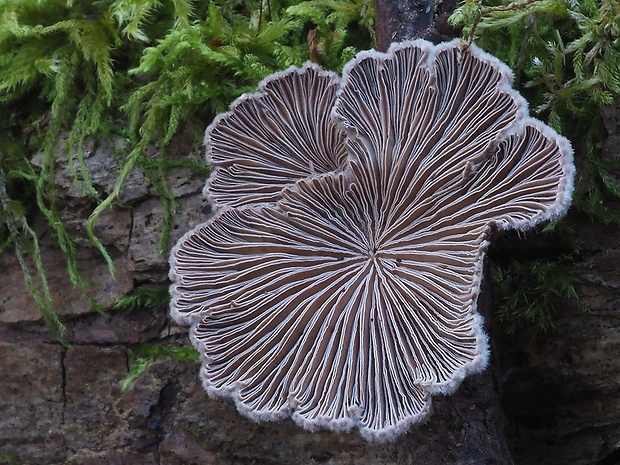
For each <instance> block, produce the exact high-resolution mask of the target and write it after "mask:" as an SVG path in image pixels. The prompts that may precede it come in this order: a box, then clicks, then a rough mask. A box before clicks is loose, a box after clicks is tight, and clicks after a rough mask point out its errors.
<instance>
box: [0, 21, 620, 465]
mask: <svg viewBox="0 0 620 465" xmlns="http://www.w3.org/2000/svg"><path fill="white" fill-rule="evenodd" d="M441 14H442V13H439V15H438V14H437V12H435V15H436V20H437V19H438V18H440V17H441ZM401 38H402V37H401ZM619 115H620V109H619V108H618V107H615V108H610V109H608V111H607V113H606V119H605V122H606V125H607V131H608V134H609V136H608V138H607V144H606V145H605V148H604V150H605V153H606V156H608V157H617V156H618V155H617V154H618V148H617V147H618V139H619V138H620V124H619V123H618V121H619V119H620V117H619ZM59 143H62V141H61V142H59ZM115 146H116V148H115ZM119 146H120V147H121V148H122V142H121V140H120V139H119V140H115V141H112V143H96V144H95V143H93V145H92V147H91V150H90V151H89V152H88V153H89V156H88V158H87V166H88V167H89V169H90V170H91V178H92V179H93V180H95V183H96V187H97V189H98V190H100V191H101V192H109V190H110V189H111V187H112V182H113V178H114V173H115V170H117V169H118V167H117V165H116V164H115V163H114V157H113V156H112V155H113V151H114V150H118V147H119ZM61 147H62V146H59V150H60V149H61ZM170 151H171V152H173V153H174V154H175V155H181V154H183V156H188V157H194V158H200V159H201V158H202V149H201V147H200V146H199V145H198V144H195V143H193V142H191V141H189V142H188V141H187V140H184V139H183V138H179V139H178V140H176V141H175V143H174V144H173V146H172V147H171V148H170ZM57 169H58V173H57V182H58V184H59V186H61V188H62V189H61V191H60V192H59V196H60V198H59V204H61V205H62V206H63V215H65V218H66V220H67V222H68V224H69V225H70V226H71V228H72V232H73V233H74V234H75V236H76V237H78V238H81V239H80V240H79V243H80V245H81V247H80V252H79V253H80V266H81V267H82V271H83V273H84V275H85V276H87V277H89V279H90V280H91V282H92V288H91V289H90V291H91V295H92V296H93V298H94V299H95V301H97V302H98V303H99V304H101V305H102V306H104V307H106V308H108V312H107V313H105V314H98V313H96V312H94V311H93V310H92V307H91V306H90V304H89V303H88V302H86V301H85V300H83V299H82V297H81V296H80V294H79V292H76V291H74V290H73V289H72V287H71V286H70V284H69V283H68V279H67V278H65V275H66V265H65V263H64V261H63V259H62V256H61V254H60V253H59V252H58V251H57V250H56V249H55V248H54V246H53V243H54V242H53V240H52V239H51V238H49V237H47V236H49V235H50V233H49V231H46V230H45V227H44V226H43V222H40V225H39V231H40V233H41V235H42V237H43V238H44V242H45V244H46V247H45V250H44V260H45V263H46V265H47V270H48V273H49V275H50V277H52V278H53V279H52V282H51V286H52V289H53V294H54V299H55V306H56V309H57V310H58V311H59V313H60V314H61V315H63V317H64V318H65V319H66V323H67V325H68V329H69V331H68V334H67V339H68V340H69V341H70V342H72V344H73V345H72V346H70V347H68V348H65V347H62V346H61V345H60V344H58V343H57V341H54V340H52V339H50V337H49V335H48V333H47V330H46V329H45V326H44V325H43V324H42V322H41V318H40V315H39V313H38V311H37V310H36V306H35V303H34V301H33V300H32V299H31V298H30V297H29V296H28V294H27V292H26V288H25V285H24V283H23V279H22V275H21V271H20V270H19V267H18V265H17V263H16V262H15V260H14V258H13V257H11V256H10V255H7V254H5V255H2V256H0V271H1V272H2V278H1V279H0V463H5V462H7V463H12V462H9V459H8V457H12V458H14V459H15V460H19V461H20V462H21V463H23V464H33V465H34V464H49V465H57V464H75V465H81V464H84V465H86V464H88V465H100V464H101V465H103V464H124V465H133V464H135V465H164V464H218V465H219V464H222V465H233V464H234V465H240V464H269V465H276V464H291V465H292V464H300V465H303V464H326V465H327V464H329V465H340V464H348V465H362V464H373V465H375V464H386V465H392V464H394V465H396V464H411V465H418V464H424V465H440V464H442V465H443V464H449V465H452V464H472V465H478V464H502V465H503V464H509V463H511V462H510V461H509V460H510V459H509V458H508V452H507V449H506V445H505V442H504V441H503V437H502V434H501V431H502V430H503V429H504V425H505V424H507V428H506V433H507V434H506V436H507V440H508V445H509V446H510V449H511V452H512V456H513V458H514V463H516V464H517V465H613V464H616V463H619V462H620V394H619V393H620V317H619V315H620V266H619V264H620V245H619V244H620V228H618V227H602V226H600V225H599V224H594V223H592V222H591V220H590V219H588V218H584V219H583V221H582V222H581V223H580V225H579V227H578V233H579V234H580V237H582V238H583V240H584V244H583V249H582V254H583V256H584V257H585V258H586V259H587V261H586V262H584V265H583V266H582V267H581V268H580V269H579V270H578V271H579V276H580V277H581V280H582V283H581V285H580V288H579V295H580V297H581V299H582V301H583V303H584V304H585V305H587V306H588V307H589V309H590V310H589V311H588V312H583V311H580V310H570V309H567V310H566V311H565V312H563V313H562V314H560V315H558V316H557V319H556V320H555V328H554V330H552V331H551V332H550V333H548V334H547V335H545V336H544V337H542V338H541V339H539V340H536V341H532V340H530V339H526V338H516V339H514V340H510V341H507V342H508V343H505V344H502V346H501V347H500V348H497V347H495V345H493V347H492V349H493V354H494V362H493V369H490V370H487V371H486V372H484V373H482V374H480V375H477V376H472V377H470V378H468V379H467V380H466V381H465V382H464V383H463V385H462V386H461V387H460V389H459V390H458V391H457V393H456V394H455V395H454V396H451V397H436V398H435V399H434V403H433V405H434V413H433V415H432V416H431V417H430V418H429V420H428V421H427V422H426V423H425V424H422V425H419V426H417V427H414V428H412V429H411V430H410V431H409V433H407V434H406V435H404V436H403V437H402V438H400V439H399V440H398V441H397V442H395V443H392V444H388V445H377V444H369V443H367V442H365V441H364V440H362V439H361V438H360V437H359V435H358V434H357V433H355V432H353V433H352V434H332V433H328V432H319V433H309V432H306V431H304V430H301V429H300V428H299V427H297V426H296V425H295V424H294V423H292V422H291V421H287V422H281V423H273V424H272V423H268V424H256V423H253V422H252V421H250V420H247V419H246V418H244V417H242V416H240V415H239V414H238V413H237V411H236V410H235V408H234V406H233V405H232V404H231V403H230V402H228V401H222V400H217V399H211V398H209V397H208V396H207V395H206V393H205V392H204V390H203V389H202V387H201V386H200V383H199V381H198V365H196V364H194V363H192V362H189V361H184V362H175V361H173V360H171V359H170V358H166V357H164V358H162V359H161V360H160V361H158V362H156V363H155V364H153V365H151V366H150V368H149V369H148V370H147V371H146V372H145V373H144V374H143V375H142V376H140V378H138V380H137V381H136V382H135V383H134V384H133V385H132V387H131V388H130V389H129V390H127V391H125V392H123V391H122V390H121V384H122V381H123V380H124V379H125V377H126V376H127V374H128V370H129V365H130V350H131V348H132V347H134V346H135V345H136V344H141V343H156V344H163V345H180V344H187V336H186V334H185V332H186V330H185V329H184V328H179V327H177V326H174V325H173V324H172V323H171V322H170V321H169V319H168V314H167V309H165V308H159V309H157V308H137V309H133V310H124V311H113V310H110V309H109V307H110V306H111V304H112V303H113V302H114V301H115V300H116V299H117V298H118V297H120V296H122V295H124V294H125V293H127V291H129V290H130V289H133V288H135V287H137V286H142V285H148V286H151V287H158V286H159V287H162V288H165V286H167V280H166V273H167V263H166V257H167V256H166V255H165V254H164V255H160V254H158V253H157V244H158V241H159V237H160V233H161V228H162V223H163V220H162V208H161V205H160V203H159V202H158V201H157V199H156V195H155V190H154V188H153V186H151V185H149V183H148V181H147V180H146V179H145V178H144V177H143V176H141V175H140V174H139V173H137V172H136V173H134V174H133V175H132V177H131V178H130V182H129V184H128V185H127V186H126V188H125V190H124V191H123V194H122V196H123V199H124V202H125V203H124V207H123V208H120V207H117V208H115V209H114V210H112V211H110V212H108V213H107V214H106V217H105V218H102V219H101V220H100V221H99V222H98V233H99V235H100V237H101V239H102V240H103V242H104V243H105V244H106V245H107V246H108V247H109V248H110V250H111V252H112V253H113V257H114V259H115V264H116V266H117V277H116V280H111V279H110V278H109V276H108V275H107V274H106V271H105V265H104V264H103V261H102V260H101V258H100V257H99V256H98V254H97V253H96V251H94V250H93V249H92V248H91V247H89V246H88V241H87V240H86V239H85V237H84V232H83V230H84V222H85V219H86V216H87V213H88V211H89V209H91V208H92V205H91V204H90V201H89V199H88V197H87V196H85V195H84V194H82V193H81V192H80V190H79V189H75V188H74V187H73V186H72V182H71V181H72V176H71V174H70V173H69V171H68V169H67V167H66V164H63V162H62V160H59V162H58V166H57ZM169 182H170V184H171V185H172V187H173V192H174V193H175V195H176V196H177V198H178V200H179V202H180V205H181V210H180V212H179V213H178V215H176V216H175V220H174V221H175V226H174V229H173V234H172V237H171V241H170V242H171V244H172V243H173V242H174V241H176V239H177V238H178V237H179V236H180V235H181V234H182V233H183V232H184V231H186V230H187V229H189V228H190V227H191V226H193V225H195V224H197V223H198V222H201V221H204V220H205V219H206V218H207V216H208V214H209V207H208V205H207V204H206V203H205V202H204V200H203V198H202V195H201V190H202V186H203V183H204V179H203V177H202V176H196V175H195V174H193V173H191V172H190V171H188V170H184V169H178V170H176V171H175V172H173V173H170V176H169ZM521 246H522V247H528V243H527V242H525V243H521ZM490 297H491V296H490V294H489V292H488V291H487V290H485V291H484V292H483V294H482V295H481V302H480V307H481V309H482V310H483V311H485V312H488V309H489V308H491V307H492V304H490V303H488V300H489V299H490ZM485 309H487V310H485ZM485 316H486V318H487V322H492V317H491V315H490V312H488V313H487V314H486V315H485ZM487 330H488V331H489V332H490V333H491V334H495V331H494V329H493V328H492V327H487ZM499 358H501V359H502V364H501V365H500V364H497V363H496V362H497V359H499ZM498 393H501V396H499V395H498ZM500 400H501V404H502V406H503V410H504V412H505V414H506V420H504V416H503V412H502V408H501V406H500V405H499V402H500Z"/></svg>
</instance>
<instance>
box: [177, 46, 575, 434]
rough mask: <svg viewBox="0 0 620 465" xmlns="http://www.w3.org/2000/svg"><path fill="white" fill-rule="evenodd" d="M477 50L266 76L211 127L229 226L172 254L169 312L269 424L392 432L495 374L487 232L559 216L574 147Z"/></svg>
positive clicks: (396, 49) (219, 199)
mask: <svg viewBox="0 0 620 465" xmlns="http://www.w3.org/2000/svg"><path fill="white" fill-rule="evenodd" d="M511 83H512V74H511V72H510V70H509V69H508V68H507V67H506V66H505V65H504V64H502V63H501V62H499V61H498V60H497V59H496V58H494V57H492V56H490V55H488V54H486V53H485V52H483V51H481V50H480V49H478V48H477V47H476V46H475V45H470V46H467V45H466V44H464V43H462V42H460V41H458V40H456V41H452V42H448V43H444V44H440V45H438V46H435V45H432V44H431V43H429V42H425V41H421V40H417V41H413V42H406V43H402V44H394V45H392V47H391V48H390V49H389V50H388V52H386V53H378V52H374V51H370V52H362V53H360V54H358V55H357V57H356V58H355V59H353V60H352V61H351V62H350V63H349V64H348V65H347V66H346V67H345V69H344V72H343V77H342V78H341V79H340V78H338V77H337V76H335V75H334V74H331V73H328V72H325V71H321V70H320V69H319V68H318V67H316V66H315V65H306V66H305V67H304V68H303V69H301V70H299V69H290V70H287V71H285V72H282V73H279V74H276V75H274V76H273V77H270V78H268V79H267V80H266V81H265V82H264V83H263V84H262V85H261V89H260V90H259V92H257V93H256V94H252V95H248V96H243V97H241V98H240V99H239V100H238V101H237V102H235V103H234V104H233V105H232V107H231V110H230V112H228V113H226V114H224V115H222V116H220V117H218V118H216V120H215V121H214V122H213V124H212V125H211V126H210V127H209V129H208V130H207V135H206V146H207V159H208V160H209V162H210V163H211V164H212V165H213V166H214V167H215V168H216V169H215V172H214V174H213V176H212V178H211V180H210V181H209V182H208V184H207V186H206V188H205V192H206V194H207V195H208V196H209V197H210V198H211V199H212V200H213V201H214V203H215V204H216V206H217V210H216V213H215V215H214V216H213V217H212V218H211V219H210V220H209V221H207V222H206V223H204V224H201V225H199V226H197V227H196V228H195V229H194V230H192V231H190V232H188V233H187V234H186V235H185V236H184V237H183V238H182V239H181V240H180V241H179V242H178V244H177V245H176V246H175V247H174V250H173V252H172V256H171V271H170V278H171V280H172V282H173V284H172V287H171V294H172V304H171V313H172V316H173V317H174V318H175V319H176V321H178V322H179V323H183V324H187V325H190V326H191V331H190V337H191V340H192V342H193V343H194V345H195V346H196V347H197V348H198V350H199V352H200V353H201V355H202V368H201V377H202V381H203V384H204V387H205V388H206V390H207V391H208V392H209V393H210V394H212V395H219V396H229V397H231V398H232V399H233V400H234V402H235V403H236V405H237V408H238V409H239V411H240V412H241V413H243V414H245V415H247V416H248V417H250V418H252V419H255V420H275V419H281V418H285V417H292V418H293V419H294V420H295V421H296V422H297V423H298V424H300V425H301V426H303V427H304V428H307V429H310V430H316V429H317V428H320V427H325V428H329V429H332V430H336V431H347V430H350V429H351V428H353V427H357V428H359V430H360V433H361V435H362V436H363V437H364V438H366V439H368V440H374V441H385V440H390V439H393V438H395V437H396V436H397V435H398V434H400V433H402V432H404V431H405V430H406V429H407V428H408V427H409V426H410V425H411V424H413V423H415V422H418V421H420V420H421V419H423V418H424V417H425V416H426V415H427V414H428V412H429V410H430V404H431V396H432V395H434V394H448V393H452V392H453V391H454V390H455V389H456V388H457V387H458V385H459V384H460V383H461V381H462V380H463V378H464V377H465V376H466V375H468V374H470V373H475V372H478V371H481V370H482V369H484V367H485V366H486V363H487V358H488V355H487V353H488V347H487V337H486V335H485V333H484V331H483V328H482V324H483V322H482V318H481V317H480V316H479V315H478V313H477V312H476V301H477V297H478V294H479V289H480V281H481V276H482V265H483V259H484V255H485V252H486V249H487V246H488V243H489V242H488V241H489V237H490V234H491V233H492V232H493V231H496V230H507V229H519V230H525V229H528V228H531V227H533V226H535V225H536V224H538V223H540V222H543V221H547V220H551V219H555V218H558V217H560V216H562V215H563V214H564V213H565V212H566V210H567V208H568V206H569V203H570V197H571V192H572V188H573V177H574V167H573V162H572V149H571V147H570V144H569V143H568V141H567V140H566V139H564V138H563V137H561V136H559V135H558V134H556V133H555V132H554V131H553V130H552V129H550V128H549V127H547V126H545V125H544V124H542V123H541V122H540V121H537V120H535V119H533V118H531V117H529V116H528V110H527V105H526V103H525V101H524V99H523V98H522V97H521V96H520V95H519V94H518V93H517V92H516V91H515V90H513V89H512V87H511Z"/></svg>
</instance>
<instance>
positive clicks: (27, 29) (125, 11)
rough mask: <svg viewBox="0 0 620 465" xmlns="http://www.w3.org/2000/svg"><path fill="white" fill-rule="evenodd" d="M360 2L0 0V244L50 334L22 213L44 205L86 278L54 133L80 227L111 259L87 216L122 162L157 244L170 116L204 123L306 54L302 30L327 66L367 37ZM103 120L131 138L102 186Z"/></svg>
mask: <svg viewBox="0 0 620 465" xmlns="http://www.w3.org/2000/svg"><path fill="white" fill-rule="evenodd" d="M372 11H373V8H372V3H371V2H369V1H367V0H333V1H320V2H300V1H299V0H271V1H270V2H261V1H260V0H245V1H244V0H233V1H229V0H213V1H207V2H191V1H189V0H163V1H161V0H131V1H130V0H114V1H98V0H86V1H81V2H73V1H72V0H0V134H2V137H3V141H2V143H1V144H0V253H6V252H9V251H10V252H12V253H15V254H16V256H17V258H18V260H19V263H20V265H21V266H22V269H23V272H24V277H25V279H26V282H27V284H28V288H29V290H30V292H31V293H32V295H33V297H34V298H35V300H36V301H37V303H38V305H39V306H40V308H41V310H42V312H43V315H44V318H45V321H46V323H47V324H48V326H49V327H50V329H51V330H52V331H53V332H54V334H55V335H57V336H60V335H61V334H62V332H63V330H64V327H63V325H62V323H61V322H60V321H59V320H58V318H57V317H56V315H55V313H54V312H53V309H52V302H51V297H50V295H49V289H48V287H47V280H46V274H45V269H44V267H43V264H42V261H41V257H40V250H39V243H38V237H37V235H36V234H35V232H34V230H33V228H32V226H31V224H30V221H31V220H32V217H33V214H34V213H36V212H39V213H41V214H42V215H43V216H44V218H45V220H46V221H47V224H48V226H49V228H50V230H51V231H52V234H53V235H54V237H55V239H56V241H57V242H58V245H59V247H60V248H61V249H62V251H63V252H64V255H65V257H66V260H67V273H68V275H69V277H70V279H71V282H72V283H73V284H74V285H75V286H79V287H80V289H81V290H82V292H83V293H84V294H85V295H86V293H87V288H88V286H87V283H86V282H85V281H84V279H83V278H82V276H81V275H80V273H79V271H78V267H77V259H76V251H75V244H74V240H73V238H72V237H71V236H70V235H69V233H68V232H67V229H66V228H65V225H64V224H63V222H62V221H61V219H60V213H59V206H58V205H57V204H56V196H55V186H54V170H55V164H56V160H57V158H58V157H59V156H60V155H62V154H60V153H58V152H57V148H56V151H55V150H54V144H55V142H56V141H57V140H58V138H59V137H60V136H61V135H62V134H67V135H68V144H67V147H66V148H65V150H66V155H67V157H68V160H69V161H68V163H69V168H70V170H71V172H72V174H73V178H74V183H75V185H76V186H78V187H79V188H80V189H81V190H82V192H83V193H84V194H85V195H88V196H90V197H91V198H92V199H93V202H94V203H95V205H96V206H95V208H94V209H93V211H92V213H91V215H90V218H89V220H88V225H87V233H88V236H89V238H90V240H91V241H92V243H93V244H94V245H95V246H96V247H97V248H98V249H99V251H100V252H101V254H102V256H103V258H104V259H105V260H106V261H107V263H108V266H109V269H110V273H114V268H113V265H112V259H111V257H110V256H109V254H108V252H107V251H106V249H105V248H104V247H103V245H102V244H101V242H100V241H99V239H98V238H97V236H96V235H95V233H94V226H95V223H96V221H97V218H98V217H99V216H100V215H101V213H102V212H104V211H106V210H107V209H109V208H111V207H112V206H113V205H115V203H116V202H117V201H118V195H119V192H120V190H121V187H122V186H123V183H124V181H125V179H126V177H127V175H128V174H129V173H130V171H131V170H132V169H134V168H135V167H138V168H139V169H141V170H143V172H144V173H145V174H146V175H147V177H149V179H150V180H151V182H152V184H153V185H154V186H155V189H156V191H157V193H158V194H159V195H160V198H161V201H162V203H163V205H164V211H165V228H164V229H165V230H164V233H163V235H162V240H161V242H160V251H161V252H163V251H164V250H165V248H166V245H167V240H168V234H169V231H170V225H171V218H172V214H173V213H174V211H175V208H176V207H177V205H176V203H175V201H174V197H173V195H172V194H171V192H170V189H169V187H168V185H167V183H166V181H165V179H166V176H165V174H166V170H167V169H168V168H169V167H170V166H172V165H174V163H175V162H173V161H170V160H169V157H168V155H167V154H166V146H167V145H168V144H169V143H170V141H171V140H172V139H173V138H174V137H175V136H176V135H177V133H178V132H179V130H180V128H182V127H183V128H192V127H193V128H200V131H203V130H204V127H205V126H206V124H207V122H208V121H209V120H210V118H212V117H213V116H214V115H215V114H217V113H219V112H221V111H223V110H224V109H226V108H227V107H228V105H229V103H230V102H231V101H232V100H233V99H235V98H236V97H237V96H239V95H240V94H242V93H243V92H248V91H252V90H254V89H255V88H256V86H257V83H258V82H259V81H260V80H261V79H263V78H264V77H265V76H267V75H269V74H271V73H273V72H275V71H278V70H281V69H283V68H286V67H289V66H291V65H300V64H302V63H303V62H304V61H307V60H308V59H309V58H310V48H309V46H308V43H307V37H308V33H309V32H310V31H311V30H315V31H316V44H317V50H318V55H317V57H316V58H317V59H319V60H320V61H321V62H322V64H324V65H325V66H327V67H330V68H332V69H340V68H341V67H342V66H343V64H344V63H345V62H346V61H347V60H348V59H349V58H350V56H351V55H352V54H353V53H354V52H355V51H356V50H357V49H358V48H369V47H370V46H371V45H372V44H371V36H372V33H371V31H372ZM351 31H353V32H351ZM321 50H322V51H321ZM119 125H120V126H121V127H124V128H126V129H121V130H119V129H117V128H118V126H119ZM112 131H117V132H120V133H122V134H123V136H125V137H126V138H127V139H128V140H129V141H130V146H129V149H128V151H127V152H126V153H125V154H124V156H123V157H121V158H119V160H118V161H119V164H120V173H119V175H118V178H117V179H116V183H115V185H114V188H113V190H112V192H111V193H110V194H109V195H107V196H104V197H102V196H100V194H99V193H98V192H97V191H96V189H95V187H94V186H93V184H92V180H91V179H90V176H89V173H88V170H87V169H86V166H85V162H84V157H83V146H84V142H85V141H86V140H87V139H89V138H93V139H101V138H104V137H106V135H108V134H110V133H111V132H112ZM196 138H197V141H198V140H200V139H201V138H202V135H200V136H198V135H197V136H196ZM154 146H155V147H158V148H159V150H160V156H159V158H158V159H157V161H155V162H154V161H153V160H152V159H151V158H149V157H147V156H146V154H145V152H146V149H147V147H148V148H151V147H154ZM35 153H42V154H43V160H42V163H41V164H40V166H39V165H34V164H33V163H32V161H31V160H32V157H33V155H34V154H35ZM199 169H200V170H202V171H204V168H199ZM29 262H32V263H33V264H32V265H29Z"/></svg>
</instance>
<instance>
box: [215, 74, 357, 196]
mask: <svg viewBox="0 0 620 465" xmlns="http://www.w3.org/2000/svg"><path fill="white" fill-rule="evenodd" d="M339 84H340V78H339V77H338V76H337V75H335V74H334V73H331V72H327V71H324V70H322V69H321V68H319V67H318V66H317V65H314V64H311V63H308V64H306V65H305V66H304V67H303V68H302V69H296V68H290V69H288V70H286V71H283V72H281V73H277V74H274V75H273V76H270V77H268V78H267V79H265V80H264V81H263V82H262V83H261V84H260V91H259V92H256V93H254V94H250V95H244V96H242V97H240V98H239V99H237V100H236V101H235V102H234V103H233V105H232V107H231V110H230V111H229V112H228V113H224V114H222V115H220V116H218V117H217V118H215V120H214V121H213V123H212V124H211V126H209V128H208V129H207V132H206V137H205V145H206V147H207V161H208V163H209V164H211V165H212V166H214V167H215V168H216V169H215V172H214V173H213V175H212V176H211V178H210V179H209V181H208V184H207V186H206V188H205V194H206V195H207V197H209V198H210V200H211V201H212V202H213V203H215V204H216V205H231V206H240V205H245V204H250V203H262V202H274V201H276V200H277V198H278V196H279V194H280V191H281V190H282V189H283V188H284V187H285V186H288V185H290V184H293V183H294V182H295V181H297V180H298V179H300V178H306V177H308V176H313V175H315V174H322V173H327V172H329V171H334V170H338V169H342V168H344V165H345V160H346V148H345V145H344V134H343V133H342V132H341V131H340V130H339V129H338V128H337V127H336V126H335V125H334V124H333V122H332V121H331V118H330V112H331V109H332V107H333V106H334V102H335V99H336V92H337V90H338V86H339Z"/></svg>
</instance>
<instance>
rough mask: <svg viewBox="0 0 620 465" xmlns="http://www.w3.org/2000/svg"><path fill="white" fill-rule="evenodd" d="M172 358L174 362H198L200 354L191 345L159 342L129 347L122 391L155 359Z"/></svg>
mask: <svg viewBox="0 0 620 465" xmlns="http://www.w3.org/2000/svg"><path fill="white" fill-rule="evenodd" d="M165 358H172V360H174V361H175V362H181V361H184V360H189V361H192V362H195V363H200V354H199V353H198V351H197V350H196V349H194V348H193V347H187V346H180V347H179V346H168V347H166V346H162V345H159V344H152V345H149V344H143V345H139V346H135V347H133V348H132V349H131V366H130V369H129V374H128V375H127V377H126V378H125V379H124V380H123V383H122V389H123V391H126V390H128V389H129V388H130V387H131V386H132V385H133V383H134V382H135V381H136V380H137V379H138V378H139V377H140V375H142V373H144V372H145V371H146V370H148V368H149V367H150V366H151V365H152V364H153V363H155V362H156V361H157V360H161V359H165Z"/></svg>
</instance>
